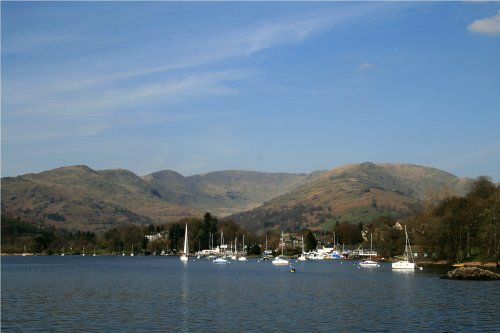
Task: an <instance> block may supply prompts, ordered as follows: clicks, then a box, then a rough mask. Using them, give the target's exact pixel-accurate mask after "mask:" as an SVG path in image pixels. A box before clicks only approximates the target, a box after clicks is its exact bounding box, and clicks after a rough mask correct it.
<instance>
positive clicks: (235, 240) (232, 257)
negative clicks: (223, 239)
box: [231, 237, 238, 260]
mask: <svg viewBox="0 0 500 333" xmlns="http://www.w3.org/2000/svg"><path fill="white" fill-rule="evenodd" d="M237 244H238V237H236V238H235V239H234V252H233V255H232V256H231V259H232V260H237V259H238V247H237Z"/></svg>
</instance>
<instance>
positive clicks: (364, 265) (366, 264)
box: [359, 234, 380, 268]
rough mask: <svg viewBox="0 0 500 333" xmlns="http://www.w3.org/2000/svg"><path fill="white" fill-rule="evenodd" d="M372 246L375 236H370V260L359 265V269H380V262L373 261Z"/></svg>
mask: <svg viewBox="0 0 500 333" xmlns="http://www.w3.org/2000/svg"><path fill="white" fill-rule="evenodd" d="M372 246H373V234H370V259H368V260H363V261H362V262H360V263H359V267H362V268H371V267H380V265H379V264H378V262H376V261H372Z"/></svg>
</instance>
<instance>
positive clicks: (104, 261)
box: [1, 256, 500, 332]
mask: <svg viewBox="0 0 500 333" xmlns="http://www.w3.org/2000/svg"><path fill="white" fill-rule="evenodd" d="M1 260H2V332H171V331H186V332H187V331H189V332H285V331H286V332H288V331H294V332H380V331H384V332H388V331H390V332H404V331H406V332H415V331H428V332H460V331H461V332H471V331H475V332H499V331H500V311H499V310H500V307H499V299H500V283H498V282H489V281H477V282H475V281H474V282H473V281H450V280H441V279H439V276H441V275H444V272H445V271H446V270H443V268H434V269H433V268H430V267H426V268H424V270H423V271H416V272H407V273H404V272H393V271H391V268H390V265H389V264H384V265H382V266H381V267H380V268H378V269H359V268H357V266H355V265H354V262H348V261H346V262H341V261H324V262H319V261H318V262H306V263H294V266H295V267H296V269H297V272H296V273H290V272H289V271H288V267H286V266H285V267H275V266H273V265H272V264H271V263H270V262H258V261H257V260H250V261H248V262H233V263H230V264H227V265H216V264H213V263H211V262H208V261H207V260H196V261H194V262H189V263H187V264H183V263H181V262H180V261H179V259H178V258H176V257H76V256H75V257H3V258H2V259H1Z"/></svg>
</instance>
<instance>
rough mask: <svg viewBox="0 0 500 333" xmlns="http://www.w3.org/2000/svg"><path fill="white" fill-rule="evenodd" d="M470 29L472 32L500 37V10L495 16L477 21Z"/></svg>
mask: <svg viewBox="0 0 500 333" xmlns="http://www.w3.org/2000/svg"><path fill="white" fill-rule="evenodd" d="M468 29H469V31H471V32H477V33H482V34H490V35H500V10H499V11H498V12H497V14H496V15H495V16H491V17H487V18H484V19H479V20H475V21H474V22H472V23H471V24H470V25H469V27H468Z"/></svg>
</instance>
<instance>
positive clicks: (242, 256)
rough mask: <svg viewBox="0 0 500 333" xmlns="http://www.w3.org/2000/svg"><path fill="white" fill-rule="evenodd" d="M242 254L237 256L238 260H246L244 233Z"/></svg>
mask: <svg viewBox="0 0 500 333" xmlns="http://www.w3.org/2000/svg"><path fill="white" fill-rule="evenodd" d="M242 253H243V254H242V255H241V257H239V258H238V260H239V261H247V257H245V235H243V249H242Z"/></svg>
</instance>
